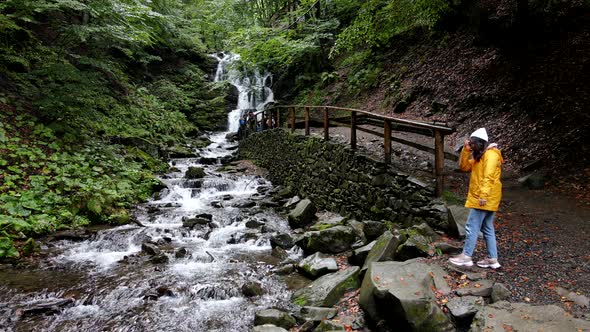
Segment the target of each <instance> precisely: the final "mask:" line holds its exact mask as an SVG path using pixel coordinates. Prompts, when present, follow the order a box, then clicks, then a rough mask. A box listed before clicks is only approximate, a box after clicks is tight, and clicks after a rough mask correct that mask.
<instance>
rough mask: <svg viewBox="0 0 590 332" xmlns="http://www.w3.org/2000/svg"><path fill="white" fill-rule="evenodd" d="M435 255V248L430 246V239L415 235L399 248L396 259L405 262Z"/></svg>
mask: <svg viewBox="0 0 590 332" xmlns="http://www.w3.org/2000/svg"><path fill="white" fill-rule="evenodd" d="M433 254H434V247H433V246H431V245H430V238H427V237H425V236H424V235H420V234H414V235H411V236H410V237H409V238H408V239H407V240H406V242H404V243H403V244H402V245H400V246H399V247H398V248H397V251H396V253H395V259H396V260H401V261H405V260H408V259H412V258H416V257H428V256H431V255H433Z"/></svg>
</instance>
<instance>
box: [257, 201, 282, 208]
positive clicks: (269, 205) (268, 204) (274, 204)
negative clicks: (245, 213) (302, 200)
mask: <svg viewBox="0 0 590 332" xmlns="http://www.w3.org/2000/svg"><path fill="white" fill-rule="evenodd" d="M279 206H281V205H280V204H279V203H277V202H273V201H271V200H263V201H260V207H263V208H277V207H279Z"/></svg>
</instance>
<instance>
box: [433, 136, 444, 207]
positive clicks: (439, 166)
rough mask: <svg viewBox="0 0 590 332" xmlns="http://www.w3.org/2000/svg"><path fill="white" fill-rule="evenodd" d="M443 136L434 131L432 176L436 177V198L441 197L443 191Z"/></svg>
mask: <svg viewBox="0 0 590 332" xmlns="http://www.w3.org/2000/svg"><path fill="white" fill-rule="evenodd" d="M444 142H445V136H444V135H443V134H442V133H441V132H440V131H439V130H436V129H435V130H434V174H435V175H436V191H435V195H436V197H440V196H442V193H443V190H444V167H445V143H444Z"/></svg>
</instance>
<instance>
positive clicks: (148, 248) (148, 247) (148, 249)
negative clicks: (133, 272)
mask: <svg viewBox="0 0 590 332" xmlns="http://www.w3.org/2000/svg"><path fill="white" fill-rule="evenodd" d="M141 251H143V252H145V253H146V254H148V255H150V256H156V255H159V254H160V253H161V252H162V251H161V250H160V248H158V246H156V245H155V244H153V243H149V242H144V243H142V244H141Z"/></svg>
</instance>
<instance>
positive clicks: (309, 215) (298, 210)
mask: <svg viewBox="0 0 590 332" xmlns="http://www.w3.org/2000/svg"><path fill="white" fill-rule="evenodd" d="M316 212H317V208H316V207H315V205H314V204H313V203H312V202H311V201H310V200H309V199H304V200H302V201H301V202H299V203H297V205H296V206H295V208H294V209H293V210H292V211H291V213H289V217H288V219H289V225H290V226H291V228H300V227H304V226H307V225H309V224H311V223H312V221H313V218H314V217H315V213H316Z"/></svg>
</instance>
